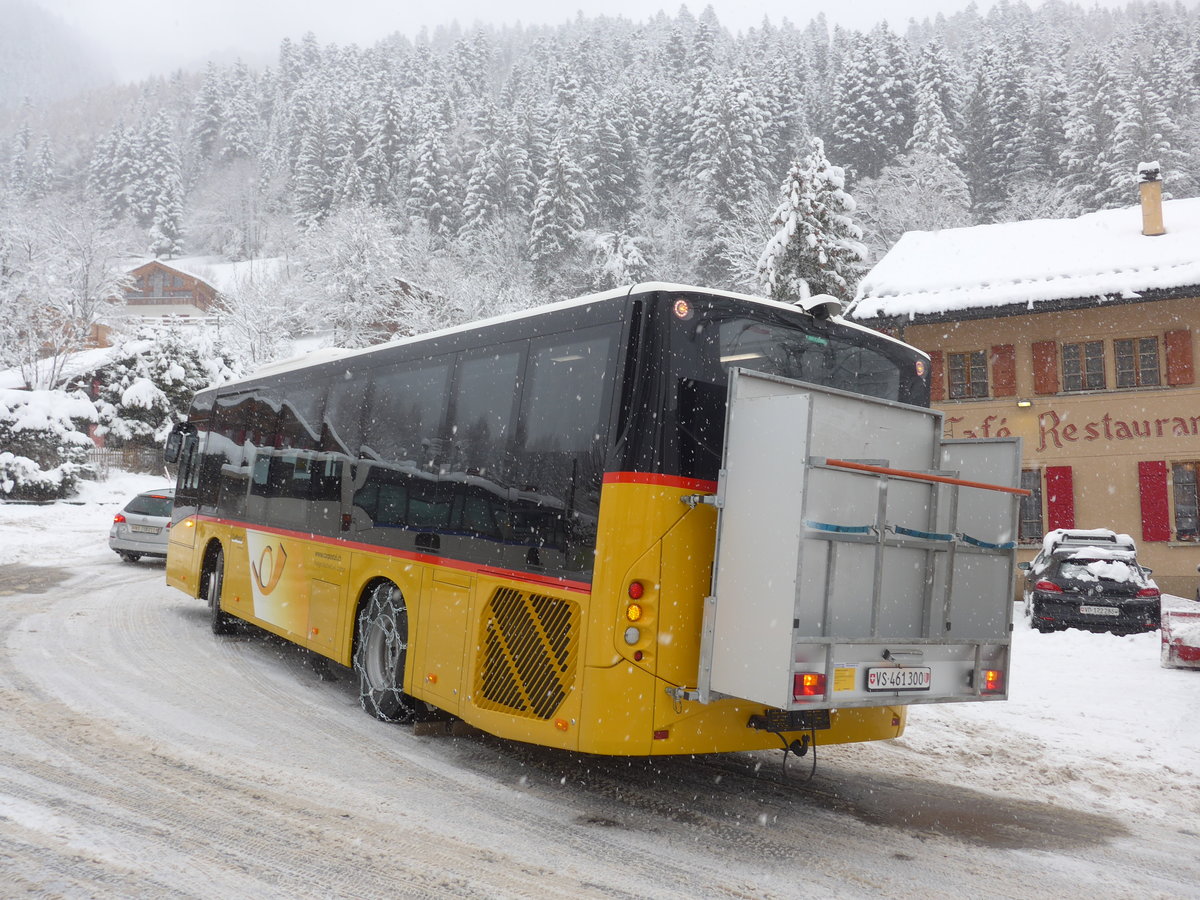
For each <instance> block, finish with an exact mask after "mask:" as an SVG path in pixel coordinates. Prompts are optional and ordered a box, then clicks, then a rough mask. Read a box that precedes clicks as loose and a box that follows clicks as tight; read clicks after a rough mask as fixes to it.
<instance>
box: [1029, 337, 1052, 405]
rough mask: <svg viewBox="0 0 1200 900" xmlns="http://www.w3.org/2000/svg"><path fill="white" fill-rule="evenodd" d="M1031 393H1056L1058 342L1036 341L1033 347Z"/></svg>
mask: <svg viewBox="0 0 1200 900" xmlns="http://www.w3.org/2000/svg"><path fill="white" fill-rule="evenodd" d="M1033 391H1034V393H1036V394H1057V393H1058V342H1057V341H1037V342H1036V343H1035V344H1034V345H1033Z"/></svg>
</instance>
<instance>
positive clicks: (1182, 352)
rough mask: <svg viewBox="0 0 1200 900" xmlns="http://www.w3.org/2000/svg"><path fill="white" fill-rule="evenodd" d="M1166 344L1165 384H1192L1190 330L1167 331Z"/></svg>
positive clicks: (1193, 381)
mask: <svg viewBox="0 0 1200 900" xmlns="http://www.w3.org/2000/svg"><path fill="white" fill-rule="evenodd" d="M1166 344H1167V384H1170V385H1177V384H1194V383H1195V381H1196V375H1195V370H1194V368H1193V367H1192V330H1191V329H1190V328H1180V329H1179V330H1177V331H1168V332H1167V334H1166Z"/></svg>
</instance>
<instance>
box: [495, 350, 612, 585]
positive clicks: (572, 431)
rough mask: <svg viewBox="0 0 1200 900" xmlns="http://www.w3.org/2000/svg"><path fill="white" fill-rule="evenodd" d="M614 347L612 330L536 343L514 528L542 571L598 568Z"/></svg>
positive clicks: (516, 473) (517, 466)
mask: <svg viewBox="0 0 1200 900" xmlns="http://www.w3.org/2000/svg"><path fill="white" fill-rule="evenodd" d="M616 343H617V329H616V328H615V327H607V326H605V327H600V328H592V329H588V330H586V331H583V332H578V333H572V334H569V335H554V336H551V337H546V338H538V339H535V340H534V341H533V342H532V347H531V349H530V355H529V368H528V375H527V379H526V384H525V391H524V398H523V401H522V413H521V427H520V429H519V436H518V440H517V442H516V448H515V451H514V459H513V478H514V482H515V487H516V491H515V492H514V496H513V504H512V523H513V533H514V538H515V539H516V540H518V541H520V542H521V543H524V544H527V545H528V546H530V547H535V548H539V553H538V554H537V557H536V558H537V561H538V563H539V564H541V565H543V566H549V567H552V568H556V569H563V570H568V571H580V570H586V569H590V568H591V566H592V559H591V557H592V553H593V551H594V549H595V544H596V522H597V517H598V514H599V504H600V484H601V480H602V477H603V468H604V452H603V448H604V446H605V443H604V439H605V432H606V423H607V419H608V398H609V391H610V388H611V382H612V378H611V375H610V370H611V368H612V366H613V365H615V363H614V356H615V352H614V351H615V349H616Z"/></svg>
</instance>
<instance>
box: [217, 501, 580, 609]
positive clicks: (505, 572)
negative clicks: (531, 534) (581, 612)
mask: <svg viewBox="0 0 1200 900" xmlns="http://www.w3.org/2000/svg"><path fill="white" fill-rule="evenodd" d="M194 518H195V519H196V521H198V522H213V523H215V524H217V525H224V526H226V527H228V528H242V529H245V530H247V531H261V532H263V533H265V534H275V535H279V536H280V537H286V538H291V539H292V540H299V541H314V542H316V543H318V544H328V545H329V546H331V547H346V548H349V549H351V550H360V551H362V552H364V553H380V554H382V555H384V556H395V557H398V558H399V559H407V560H411V561H412V562H419V563H424V564H425V565H428V566H443V567H444V568H447V569H458V570H460V571H462V572H470V573H471V574H472V575H489V576H491V577H493V578H495V577H500V578H510V579H512V580H513V581H524V582H526V583H528V584H536V585H538V586H539V587H552V588H558V589H559V590H564V591H572V592H574V593H578V594H590V593H591V592H592V586H591V585H590V584H588V583H587V582H586V581H569V580H567V579H566V578H552V577H550V576H548V575H534V574H533V573H531V572H518V571H516V570H515V569H501V568H497V567H495V566H488V565H484V564H483V563H469V562H463V561H462V560H459V559H449V558H447V557H444V556H435V555H433V554H432V553H413V552H411V551H408V550H396V549H394V548H392V547H380V546H378V545H376V544H364V543H361V542H359V541H348V540H345V539H342V538H331V537H322V536H321V535H317V534H310V533H309V532H307V531H290V530H288V529H286V528H274V527H272V526H269V525H249V524H247V523H245V522H237V521H234V520H233V519H221V518H217V517H216V516H199V515H198V516H195V517H194Z"/></svg>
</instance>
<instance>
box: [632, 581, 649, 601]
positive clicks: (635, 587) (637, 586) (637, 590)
mask: <svg viewBox="0 0 1200 900" xmlns="http://www.w3.org/2000/svg"><path fill="white" fill-rule="evenodd" d="M644 593H646V587H645V585H643V584H642V583H641V582H640V581H631V582H629V599H630V600H641V599H642V595H643V594H644Z"/></svg>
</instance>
